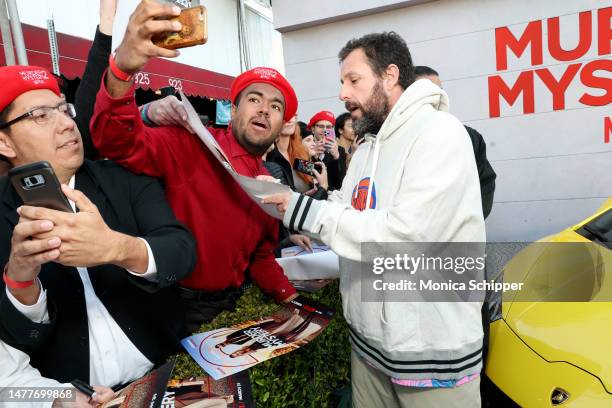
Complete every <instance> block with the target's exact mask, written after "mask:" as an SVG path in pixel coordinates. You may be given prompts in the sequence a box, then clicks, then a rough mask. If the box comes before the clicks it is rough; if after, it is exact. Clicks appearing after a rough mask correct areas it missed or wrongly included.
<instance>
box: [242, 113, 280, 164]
mask: <svg viewBox="0 0 612 408" xmlns="http://www.w3.org/2000/svg"><path fill="white" fill-rule="evenodd" d="M246 127H247V124H245V123H244V122H241V121H238V120H236V121H234V120H232V132H233V133H234V137H235V138H236V140H237V141H238V143H239V144H240V145H241V146H242V147H243V148H244V150H246V151H247V152H249V153H250V154H252V155H254V156H261V155H263V154H264V153H266V151H267V150H268V149H269V148H270V146H271V145H272V143H274V141H275V140H276V138H277V136H278V133H279V132H276V133H274V132H273V131H270V134H269V136H268V137H257V136H254V135H250V134H249V133H248V130H247V129H246Z"/></svg>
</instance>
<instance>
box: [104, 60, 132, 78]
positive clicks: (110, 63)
mask: <svg viewBox="0 0 612 408" xmlns="http://www.w3.org/2000/svg"><path fill="white" fill-rule="evenodd" d="M108 67H109V68H110V70H111V72H112V73H113V75H114V76H116V77H117V79H119V80H121V81H123V82H130V81H131V80H132V77H133V75H130V74H128V73H126V72H123V71H122V70H121V69H119V67H118V66H117V64H115V53H112V54H111V56H110V57H108Z"/></svg>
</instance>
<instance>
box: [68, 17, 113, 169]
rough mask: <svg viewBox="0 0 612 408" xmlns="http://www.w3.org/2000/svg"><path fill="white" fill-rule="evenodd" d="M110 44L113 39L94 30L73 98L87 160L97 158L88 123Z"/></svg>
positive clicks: (106, 64)
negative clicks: (94, 33)
mask: <svg viewBox="0 0 612 408" xmlns="http://www.w3.org/2000/svg"><path fill="white" fill-rule="evenodd" d="M112 42H113V37H111V36H110V35H106V34H102V33H101V32H100V29H99V27H98V28H97V29H96V36H95V37H94V40H93V43H92V44H91V48H90V49H89V54H88V55H87V65H86V66H85V72H84V73H83V78H81V82H80V83H79V87H78V88H77V91H76V94H75V96H74V106H75V109H76V118H75V119H74V121H75V122H76V124H77V127H78V128H79V131H80V132H81V137H82V138H83V147H84V148H85V157H87V158H89V159H96V158H98V156H99V154H98V150H97V149H96V147H95V146H94V144H93V141H92V139H91V135H90V132H89V121H90V120H91V117H92V116H93V111H94V106H95V104H96V95H97V94H98V91H99V90H100V84H101V83H102V75H104V71H105V70H106V68H108V57H109V56H110V53H111V46H112Z"/></svg>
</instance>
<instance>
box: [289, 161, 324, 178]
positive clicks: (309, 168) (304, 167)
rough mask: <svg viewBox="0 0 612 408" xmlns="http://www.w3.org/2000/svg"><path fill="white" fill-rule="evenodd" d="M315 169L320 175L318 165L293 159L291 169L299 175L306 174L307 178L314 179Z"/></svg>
mask: <svg viewBox="0 0 612 408" xmlns="http://www.w3.org/2000/svg"><path fill="white" fill-rule="evenodd" d="M315 167H316V168H317V171H318V172H319V173H320V172H321V170H322V169H321V168H320V165H319V164H318V163H314V162H311V161H308V160H302V159H295V160H294V161H293V169H294V170H295V171H299V172H300V173H304V174H308V175H309V176H313V177H314V171H313V170H314V169H315Z"/></svg>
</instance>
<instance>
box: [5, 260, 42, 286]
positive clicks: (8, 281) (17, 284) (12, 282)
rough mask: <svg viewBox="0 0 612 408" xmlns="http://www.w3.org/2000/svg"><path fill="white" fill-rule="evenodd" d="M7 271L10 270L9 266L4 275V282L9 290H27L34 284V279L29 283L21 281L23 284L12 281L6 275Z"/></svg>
mask: <svg viewBox="0 0 612 408" xmlns="http://www.w3.org/2000/svg"><path fill="white" fill-rule="evenodd" d="M7 269H8V265H5V266H4V272H3V273H2V280H4V284H5V285H6V286H7V287H8V288H9V289H25V288H29V287H30V286H32V285H33V284H34V279H32V280H29V281H21V282H19V281H16V280H12V279H11V278H9V277H8V275H7V274H6V271H7Z"/></svg>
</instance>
